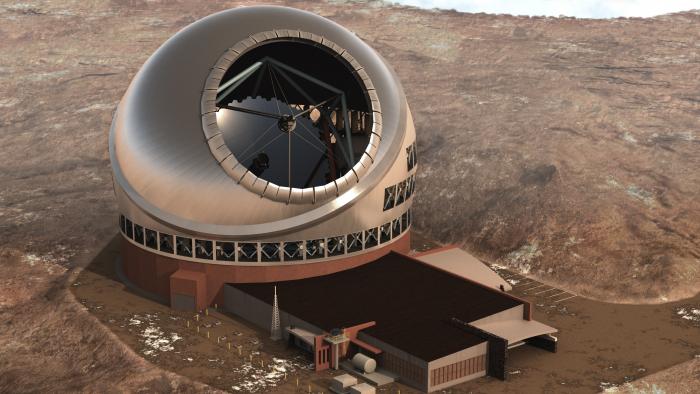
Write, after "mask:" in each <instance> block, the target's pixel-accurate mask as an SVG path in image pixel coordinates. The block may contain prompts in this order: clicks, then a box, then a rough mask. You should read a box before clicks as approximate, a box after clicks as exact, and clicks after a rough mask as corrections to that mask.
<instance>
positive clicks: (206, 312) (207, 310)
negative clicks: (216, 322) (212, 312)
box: [204, 308, 209, 316]
mask: <svg viewBox="0 0 700 394" xmlns="http://www.w3.org/2000/svg"><path fill="white" fill-rule="evenodd" d="M204 314H205V315H207V316H209V308H204Z"/></svg>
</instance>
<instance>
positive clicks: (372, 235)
mask: <svg viewBox="0 0 700 394" xmlns="http://www.w3.org/2000/svg"><path fill="white" fill-rule="evenodd" d="M378 244H379V234H378V233H377V228H376V227H375V228H371V229H369V230H365V249H369V248H372V247H375V246H377V245H378Z"/></svg>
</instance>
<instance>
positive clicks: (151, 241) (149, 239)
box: [146, 228, 158, 250]
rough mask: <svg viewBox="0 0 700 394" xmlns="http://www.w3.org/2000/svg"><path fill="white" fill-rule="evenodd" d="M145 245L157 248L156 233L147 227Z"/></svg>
mask: <svg viewBox="0 0 700 394" xmlns="http://www.w3.org/2000/svg"><path fill="white" fill-rule="evenodd" d="M146 246H148V247H149V248H151V249H156V250H158V233H157V232H155V231H153V230H151V229H149V228H147V229H146Z"/></svg>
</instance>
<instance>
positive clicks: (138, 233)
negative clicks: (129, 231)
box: [134, 224, 143, 245]
mask: <svg viewBox="0 0 700 394" xmlns="http://www.w3.org/2000/svg"><path fill="white" fill-rule="evenodd" d="M134 241H136V242H138V243H140V244H141V245H143V227H141V226H139V225H138V224H134Z"/></svg>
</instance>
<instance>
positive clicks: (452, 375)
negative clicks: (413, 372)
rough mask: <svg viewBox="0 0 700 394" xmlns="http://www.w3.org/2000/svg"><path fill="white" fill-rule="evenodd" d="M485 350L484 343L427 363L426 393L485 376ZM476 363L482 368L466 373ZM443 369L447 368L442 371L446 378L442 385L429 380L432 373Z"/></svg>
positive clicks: (486, 348)
mask: <svg viewBox="0 0 700 394" xmlns="http://www.w3.org/2000/svg"><path fill="white" fill-rule="evenodd" d="M487 350H488V345H487V343H486V342H483V343H480V344H478V345H476V346H472V347H470V348H467V349H464V350H462V351H459V352H457V353H453V354H450V355H449V356H445V357H442V358H439V359H437V360H433V361H431V362H429V363H428V388H427V390H426V391H427V392H433V391H437V390H442V389H445V388H447V387H450V386H454V385H455V384H459V383H463V382H466V381H468V380H472V379H476V378H480V377H482V376H485V375H486V352H487ZM480 357H481V358H482V359H481V360H479V358H480ZM477 361H480V362H481V364H480V365H483V367H479V368H472V369H476V370H477V372H474V373H471V374H470V373H468V371H469V370H470V366H472V365H475V364H476V363H477ZM443 367H448V368H446V371H445V370H443V371H445V376H446V378H444V379H447V381H443V383H440V384H435V383H434V382H433V379H431V375H432V374H433V371H439V370H440V369H441V368H443ZM444 379H443V380H444Z"/></svg>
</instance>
